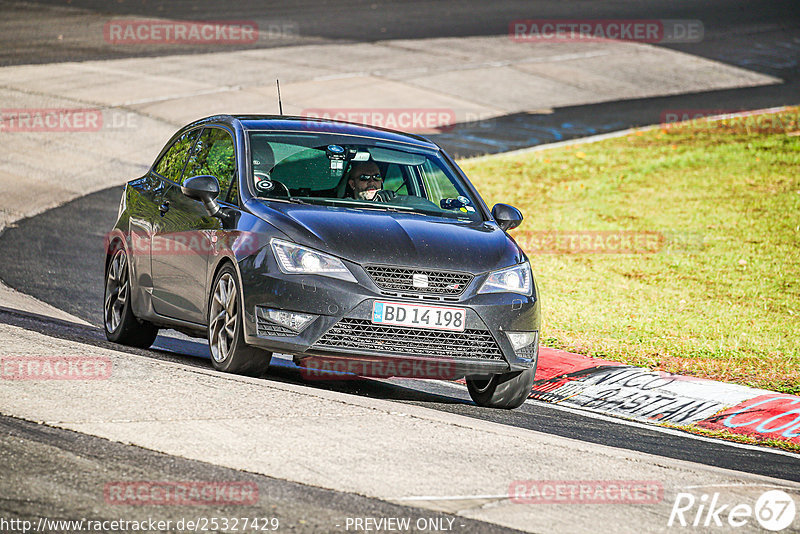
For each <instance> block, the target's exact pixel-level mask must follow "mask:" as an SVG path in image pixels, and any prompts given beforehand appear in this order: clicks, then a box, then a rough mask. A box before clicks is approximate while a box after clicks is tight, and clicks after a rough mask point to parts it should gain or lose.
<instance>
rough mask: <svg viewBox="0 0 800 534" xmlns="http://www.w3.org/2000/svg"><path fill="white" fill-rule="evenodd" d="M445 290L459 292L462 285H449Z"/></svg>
mask: <svg viewBox="0 0 800 534" xmlns="http://www.w3.org/2000/svg"><path fill="white" fill-rule="evenodd" d="M445 289H447V290H448V291H457V290H459V289H461V284H447V287H446V288H445Z"/></svg>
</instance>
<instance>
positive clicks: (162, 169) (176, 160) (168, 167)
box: [155, 129, 200, 182]
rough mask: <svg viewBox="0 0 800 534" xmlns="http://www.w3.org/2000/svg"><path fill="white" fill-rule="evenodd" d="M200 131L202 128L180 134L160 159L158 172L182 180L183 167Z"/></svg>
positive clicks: (169, 177)
mask: <svg viewBox="0 0 800 534" xmlns="http://www.w3.org/2000/svg"><path fill="white" fill-rule="evenodd" d="M199 133H200V130H199V129H195V130H191V131H189V132H186V133H185V134H183V135H182V136H180V137H179V138H178V139H177V140H176V141H175V142H174V143H173V144H172V146H171V147H169V149H168V150H167V151H166V152H164V155H163V156H161V159H160V160H158V163H157V164H156V167H155V169H156V172H157V173H158V174H160V175H161V176H163V177H164V178H166V179H167V180H172V181H173V182H180V181H181V174H182V173H183V167H184V166H185V165H186V160H187V158H188V157H189V150H190V149H191V148H192V145H193V144H194V141H195V139H197V135H198V134H199Z"/></svg>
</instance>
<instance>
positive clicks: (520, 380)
mask: <svg viewBox="0 0 800 534" xmlns="http://www.w3.org/2000/svg"><path fill="white" fill-rule="evenodd" d="M535 378H536V368H533V369H526V370H524V371H515V372H513V373H502V374H497V375H492V376H491V377H480V378H479V377H473V378H470V377H467V389H468V390H469V396H470V397H472V400H473V401H475V404H477V405H478V406H484V407H486V408H504V409H506V410H513V409H514V408H518V407H520V406H522V403H523V402H525V399H527V398H528V396H529V395H530V394H531V388H532V387H533V381H534V379H535Z"/></svg>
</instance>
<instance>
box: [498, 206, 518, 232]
mask: <svg viewBox="0 0 800 534" xmlns="http://www.w3.org/2000/svg"><path fill="white" fill-rule="evenodd" d="M492 217H494V220H495V221H497V225H498V226H499V227H500V228H501V229H502V230H506V231H508V230H511V229H513V228H516V227H517V226H519V225H520V224H521V223H522V212H520V211H519V210H518V209H517V208H515V207H514V206H509V205H508V204H495V205H494V207H493V208H492Z"/></svg>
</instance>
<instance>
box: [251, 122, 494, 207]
mask: <svg viewBox="0 0 800 534" xmlns="http://www.w3.org/2000/svg"><path fill="white" fill-rule="evenodd" d="M249 138H250V139H249V140H250V154H251V158H252V160H251V164H252V166H251V168H252V176H251V179H252V181H253V189H254V190H255V192H256V196H257V197H259V198H262V199H268V200H273V201H283V202H287V201H289V202H306V203H311V204H321V205H328V206H338V207H349V208H354V209H381V210H395V211H407V212H414V213H422V214H426V215H433V216H439V217H448V218H453V219H466V220H470V221H481V220H482V216H481V215H480V211H479V209H478V207H477V206H478V204H477V203H476V199H475V198H474V196H473V195H472V194H471V193H470V192H469V190H468V189H467V187H465V184H464V183H463V181H462V179H461V178H460V177H459V176H458V175H457V174H456V173H455V172H454V171H453V169H451V168H450V165H448V163H447V161H446V160H444V159H443V158H442V157H441V155H440V154H439V153H438V152H436V151H431V150H425V149H424V148H421V147H414V146H410V145H408V146H407V145H403V144H399V143H392V142H388V141H382V140H378V139H370V138H364V137H354V136H348V135H337V134H326V133H289V132H264V131H251V132H250V133H249Z"/></svg>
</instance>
